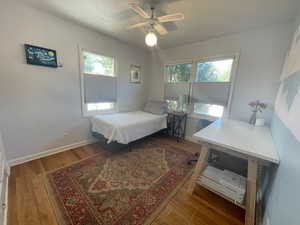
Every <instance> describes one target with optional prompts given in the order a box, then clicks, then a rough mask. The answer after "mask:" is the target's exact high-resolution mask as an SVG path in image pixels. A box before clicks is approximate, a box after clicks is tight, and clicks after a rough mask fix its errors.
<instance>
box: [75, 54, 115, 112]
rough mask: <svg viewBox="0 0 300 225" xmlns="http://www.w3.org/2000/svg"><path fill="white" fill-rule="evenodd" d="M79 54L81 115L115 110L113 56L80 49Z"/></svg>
mask: <svg viewBox="0 0 300 225" xmlns="http://www.w3.org/2000/svg"><path fill="white" fill-rule="evenodd" d="M81 56H82V57H81V60H82V62H81V68H82V73H81V88H82V108H83V110H82V111H83V115H84V116H89V115H96V114H99V113H111V112H115V111H116V106H117V104H116V101H117V77H116V75H115V60H114V58H113V57H109V56H103V55H99V54H96V53H92V52H89V51H81Z"/></svg>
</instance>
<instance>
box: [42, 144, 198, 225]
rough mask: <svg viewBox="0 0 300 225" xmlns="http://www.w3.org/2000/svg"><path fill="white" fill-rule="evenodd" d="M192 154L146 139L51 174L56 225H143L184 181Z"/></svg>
mask: <svg viewBox="0 0 300 225" xmlns="http://www.w3.org/2000/svg"><path fill="white" fill-rule="evenodd" d="M191 158H193V155H192V153H190V152H187V151H185V150H183V149H179V148H175V147H172V146H167V145H161V144H158V142H157V141H156V142H155V141H153V140H152V141H148V142H146V143H143V144H139V145H138V146H135V147H134V149H133V151H131V152H126V151H122V152H118V153H112V152H110V151H105V150H101V149H99V154H97V155H96V156H94V157H91V158H88V159H85V160H83V161H80V162H77V163H75V164H72V165H70V166H67V167H64V168H61V169H58V170H56V171H53V172H50V173H48V174H47V175H46V177H45V178H46V184H47V190H48V194H49V197H50V199H51V200H52V202H53V204H54V206H55V209H56V214H57V217H58V219H59V223H60V225H146V224H150V223H151V222H152V221H153V219H155V217H156V216H157V215H158V214H159V212H160V210H162V207H163V206H164V205H165V204H166V203H167V202H168V200H169V199H170V197H171V196H172V195H173V194H175V192H176V190H177V189H178V188H179V187H180V185H181V184H183V182H184V181H185V178H187V177H188V175H189V174H190V172H191V170H192V166H190V165H188V164H187V161H188V160H189V159H191Z"/></svg>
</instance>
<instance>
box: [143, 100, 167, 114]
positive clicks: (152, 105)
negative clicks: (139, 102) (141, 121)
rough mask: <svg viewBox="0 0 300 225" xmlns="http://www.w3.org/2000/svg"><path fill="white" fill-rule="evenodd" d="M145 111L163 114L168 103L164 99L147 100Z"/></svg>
mask: <svg viewBox="0 0 300 225" xmlns="http://www.w3.org/2000/svg"><path fill="white" fill-rule="evenodd" d="M144 111H145V112H149V113H153V114H157V115H163V114H165V113H167V111H168V104H167V103H166V102H164V101H149V102H147V103H146V105H145V107H144Z"/></svg>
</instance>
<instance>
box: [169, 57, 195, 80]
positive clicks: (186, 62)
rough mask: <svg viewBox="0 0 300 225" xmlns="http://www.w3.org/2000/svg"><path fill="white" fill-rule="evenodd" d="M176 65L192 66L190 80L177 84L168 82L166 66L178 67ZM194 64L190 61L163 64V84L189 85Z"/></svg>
mask: <svg viewBox="0 0 300 225" xmlns="http://www.w3.org/2000/svg"><path fill="white" fill-rule="evenodd" d="M178 64H191V65H192V71H191V76H190V80H189V81H179V82H175V83H172V82H169V79H168V70H167V66H174V65H178ZM194 69H195V68H194V62H193V61H192V60H186V61H174V62H170V63H166V64H164V83H165V84H182V83H184V84H185V83H191V82H192V80H193V74H194Z"/></svg>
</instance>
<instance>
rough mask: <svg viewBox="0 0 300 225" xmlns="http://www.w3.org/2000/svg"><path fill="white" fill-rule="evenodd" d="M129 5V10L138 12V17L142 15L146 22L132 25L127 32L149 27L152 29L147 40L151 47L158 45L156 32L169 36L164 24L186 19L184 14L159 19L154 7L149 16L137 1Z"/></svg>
mask: <svg viewBox="0 0 300 225" xmlns="http://www.w3.org/2000/svg"><path fill="white" fill-rule="evenodd" d="M128 5H129V8H130V9H132V10H133V11H134V12H136V13H137V14H138V15H140V16H141V17H142V18H143V19H144V21H143V22H140V23H137V24H133V25H130V26H129V27H127V30H131V29H134V28H138V27H143V26H149V27H150V29H149V32H148V34H147V35H146V38H145V41H146V44H147V45H148V46H149V47H154V46H155V45H156V44H157V36H156V34H155V31H156V32H158V33H159V34H160V35H166V34H168V31H167V29H166V28H165V27H164V26H163V24H162V23H166V22H175V21H180V20H183V19H184V14H183V13H174V14H169V15H164V16H159V17H157V16H156V15H155V12H154V11H155V8H154V7H153V6H152V7H151V14H148V13H147V12H146V11H145V10H144V9H142V7H140V6H139V4H138V2H137V1H136V0H135V1H130V2H129V3H128Z"/></svg>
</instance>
